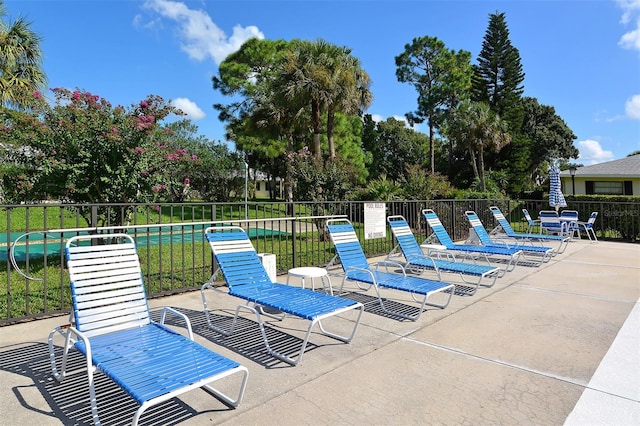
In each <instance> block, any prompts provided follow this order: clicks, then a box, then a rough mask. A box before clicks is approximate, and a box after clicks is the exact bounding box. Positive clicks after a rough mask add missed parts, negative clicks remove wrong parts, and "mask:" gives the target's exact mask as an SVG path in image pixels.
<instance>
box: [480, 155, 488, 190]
mask: <svg viewBox="0 0 640 426" xmlns="http://www.w3.org/2000/svg"><path fill="white" fill-rule="evenodd" d="M479 157H480V182H481V183H482V192H487V184H486V182H485V180H484V150H483V149H482V147H480V155H479Z"/></svg>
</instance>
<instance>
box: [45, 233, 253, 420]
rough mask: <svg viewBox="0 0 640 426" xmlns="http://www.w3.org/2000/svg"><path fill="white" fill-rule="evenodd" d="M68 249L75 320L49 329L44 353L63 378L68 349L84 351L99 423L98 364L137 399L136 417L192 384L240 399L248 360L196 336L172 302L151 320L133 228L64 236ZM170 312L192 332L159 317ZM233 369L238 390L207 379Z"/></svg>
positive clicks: (227, 401)
mask: <svg viewBox="0 0 640 426" xmlns="http://www.w3.org/2000/svg"><path fill="white" fill-rule="evenodd" d="M105 238H108V239H110V240H111V241H116V242H115V243H111V244H98V239H105ZM92 243H93V244H92ZM65 252H66V260H67V266H68V268H69V276H70V279H71V297H72V302H73V316H72V324H70V325H68V326H61V327H57V328H56V329H54V330H53V331H52V332H51V333H50V334H49V357H50V361H51V367H52V370H53V375H54V377H55V378H56V380H58V381H62V380H63V379H64V378H65V376H66V375H67V359H68V353H69V350H70V349H72V348H75V349H77V350H78V351H80V352H81V353H82V354H83V355H84V356H85V359H86V361H85V362H86V368H87V375H88V379H89V394H90V400H91V411H92V417H93V422H94V423H95V424H96V425H98V424H100V418H99V416H98V406H97V401H96V391H95V385H94V372H95V371H101V372H103V373H104V374H105V375H106V376H107V377H109V378H110V379H111V380H113V381H114V382H115V383H116V384H117V385H118V386H120V387H121V388H122V389H123V390H124V391H125V392H126V393H127V394H128V395H129V396H131V398H133V399H134V400H135V401H136V402H137V403H138V404H139V405H140V407H139V408H138V410H137V412H136V413H135V415H134V417H133V422H132V423H133V424H134V425H136V424H138V421H139V420H140V417H141V416H142V414H143V413H144V412H145V410H147V409H148V408H149V407H151V406H154V405H157V404H160V403H161V402H164V401H168V400H170V399H172V398H174V397H176V396H177V395H180V394H182V393H184V392H187V391H189V390H192V389H196V388H203V389H204V390H206V391H208V392H209V393H210V394H212V395H213V396H214V397H216V398H217V399H219V400H220V401H222V402H223V403H225V404H226V405H228V406H229V407H236V406H237V405H238V404H239V403H240V402H241V400H242V397H243V395H244V391H245V387H246V383H247V378H248V371H247V369H246V368H245V367H243V366H242V365H240V364H239V363H237V362H235V361H233V360H231V359H229V358H226V357H224V356H222V355H219V354H217V353H215V352H213V351H211V350H210V349H208V348H206V347H204V346H202V345H200V344H198V343H196V342H195V341H194V340H193V333H192V330H191V324H190V322H189V319H188V318H187V316H186V315H184V314H182V313H180V312H178V311H176V310H174V309H171V308H164V309H163V311H162V317H161V320H160V323H156V322H153V321H151V319H150V312H149V307H148V306H147V298H146V295H145V290H144V284H143V281H142V273H141V270H140V262H139V260H138V255H137V252H136V246H135V243H134V241H133V239H132V238H131V237H130V236H128V235H124V234H113V235H108V236H104V235H87V236H76V237H72V238H70V239H69V240H68V241H67V244H66V249H65ZM167 314H172V315H177V316H178V317H180V318H182V319H183V320H184V321H185V325H186V327H187V330H188V336H189V337H186V336H183V335H182V334H180V333H178V332H176V331H174V330H172V329H171V328H168V327H166V326H164V325H163V323H164V320H165V317H166V315H167ZM57 334H61V335H62V336H63V337H64V339H65V340H64V348H63V354H62V363H61V370H60V371H58V368H57V367H56V357H55V350H54V338H55V336H56V335H57ZM236 373H238V374H240V375H241V376H242V379H241V384H240V389H239V392H238V396H237V398H235V399H233V398H231V397H229V396H227V395H226V394H224V393H222V392H220V391H219V390H217V389H215V388H213V387H212V386H211V383H212V382H214V381H216V380H219V379H222V378H225V377H228V376H231V375H233V374H236Z"/></svg>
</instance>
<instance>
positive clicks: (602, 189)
mask: <svg viewBox="0 0 640 426" xmlns="http://www.w3.org/2000/svg"><path fill="white" fill-rule="evenodd" d="M593 193H594V194H607V195H624V182H598V181H594V182H593Z"/></svg>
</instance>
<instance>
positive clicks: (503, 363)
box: [403, 337, 588, 388]
mask: <svg viewBox="0 0 640 426" xmlns="http://www.w3.org/2000/svg"><path fill="white" fill-rule="evenodd" d="M403 340H405V341H408V342H412V343H417V344H419V345H422V346H427V347H430V348H433V349H438V350H441V351H445V352H449V353H453V354H456V355H462V356H465V357H468V358H473V359H476V360H479V361H483V362H488V363H491V364H496V365H501V366H504V367H508V368H513V369H515V370H520V371H525V372H527V373H532V374H536V375H538V376H543V377H547V378H550V379H554V380H559V381H562V382H565V383H569V384H572V385H576V386H580V387H583V388H588V383H587V382H584V381H580V380H576V379H572V378H570V377H564V376H559V375H557V374H553V373H549V372H545V371H541V370H536V369H533V368H529V367H525V366H522V365H517V364H512V363H509V362H506V361H502V360H499V359H491V358H487V357H483V356H479V355H474V354H471V353H469V352H466V351H463V350H462V349H456V348H451V347H447V346H442V345H438V344H435V343H429V342H424V341H421V340H416V339H413V338H411V337H406V338H404V339H403Z"/></svg>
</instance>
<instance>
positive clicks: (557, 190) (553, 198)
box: [549, 166, 567, 210]
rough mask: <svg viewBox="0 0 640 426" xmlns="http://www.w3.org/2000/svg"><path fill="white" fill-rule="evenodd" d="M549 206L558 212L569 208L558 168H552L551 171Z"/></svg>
mask: <svg viewBox="0 0 640 426" xmlns="http://www.w3.org/2000/svg"><path fill="white" fill-rule="evenodd" d="M549 205H550V206H551V207H555V209H556V210H558V208H560V207H567V202H566V201H565V199H564V195H563V194H562V187H561V185H560V169H559V168H558V167H556V166H552V167H551V169H550V170H549Z"/></svg>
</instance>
